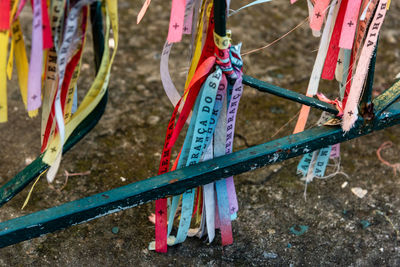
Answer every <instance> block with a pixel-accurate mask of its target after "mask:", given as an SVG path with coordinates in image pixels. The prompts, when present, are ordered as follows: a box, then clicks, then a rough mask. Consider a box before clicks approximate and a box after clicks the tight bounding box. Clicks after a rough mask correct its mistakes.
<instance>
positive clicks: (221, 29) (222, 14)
mask: <svg viewBox="0 0 400 267" xmlns="http://www.w3.org/2000/svg"><path fill="white" fill-rule="evenodd" d="M214 20H215V28H214V31H215V33H217V34H218V35H219V36H221V37H224V36H226V2H225V0H216V1H214Z"/></svg>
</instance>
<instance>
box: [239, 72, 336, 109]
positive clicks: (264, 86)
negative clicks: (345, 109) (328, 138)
mask: <svg viewBox="0 0 400 267" xmlns="http://www.w3.org/2000/svg"><path fill="white" fill-rule="evenodd" d="M243 84H245V85H248V86H251V87H253V88H255V89H257V90H259V91H261V92H267V93H270V94H273V95H276V96H279V97H282V98H285V99H289V100H292V101H295V102H297V103H300V104H303V105H307V106H310V107H314V108H317V109H320V110H323V111H327V112H329V113H332V114H334V115H336V114H338V110H337V109H336V108H335V107H334V106H333V105H331V104H328V103H325V102H323V101H321V100H319V99H316V98H312V97H308V96H305V95H303V94H299V93H296V92H293V91H291V90H288V89H285V88H281V87H279V86H276V85H273V84H269V83H267V82H264V81H260V80H258V79H256V78H253V77H251V76H248V75H243Z"/></svg>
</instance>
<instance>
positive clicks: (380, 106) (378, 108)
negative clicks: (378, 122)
mask: <svg viewBox="0 0 400 267" xmlns="http://www.w3.org/2000/svg"><path fill="white" fill-rule="evenodd" d="M399 98H400V80H398V81H397V82H396V83H395V84H393V85H392V86H391V87H390V88H389V89H387V90H385V92H383V93H382V94H380V95H379V96H378V97H376V98H375V99H374V100H373V101H372V103H373V105H374V112H375V116H378V117H379V116H380V115H381V114H382V112H384V111H385V110H386V109H387V108H389V107H390V106H391V105H392V104H393V103H394V102H396V101H397V100H398V99H399Z"/></svg>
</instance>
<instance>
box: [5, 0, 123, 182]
mask: <svg viewBox="0 0 400 267" xmlns="http://www.w3.org/2000/svg"><path fill="white" fill-rule="evenodd" d="M25 6H27V7H25ZM24 7H25V9H27V8H29V9H31V11H32V14H33V19H32V38H31V47H30V57H29V58H28V56H27V52H26V47H25V42H24V38H23V33H22V28H21V24H20V19H23V17H22V16H20V14H21V12H22V10H23V9H24ZM28 12H29V11H28ZM102 14H104V17H105V24H106V27H105V38H102V39H101V42H104V43H103V44H101V46H103V45H104V47H102V49H101V50H102V54H100V57H99V58H98V62H97V64H96V65H97V66H96V68H97V74H96V78H95V80H94V82H93V83H92V85H91V87H90V88H89V90H88V91H87V93H86V95H85V97H84V98H83V100H82V101H81V103H80V104H79V105H78V97H77V96H78V94H77V90H78V88H77V82H78V78H79V75H80V69H81V65H82V58H83V50H84V47H85V44H86V38H87V35H88V22H89V17H90V18H91V20H90V21H91V22H92V29H94V28H96V27H99V26H100V27H102V23H103V22H102V21H103V19H102V17H103V16H102ZM96 16H97V17H96ZM25 17H26V16H25ZM28 23H29V22H28ZM96 23H97V24H99V25H94V24H96ZM111 29H112V34H111ZM100 31H101V32H102V31H103V30H102V29H100ZM94 38H95V36H94ZM110 38H113V39H114V44H115V45H114V47H113V48H114V50H113V51H112V53H111V48H110V47H109V41H110V40H109V39H110ZM95 41H98V40H95ZM117 44H118V13H117V1H116V0H104V1H102V2H96V1H95V0H79V1H72V0H52V1H47V0H32V1H31V6H30V7H28V5H26V0H19V1H18V0H1V1H0V121H1V122H6V121H7V78H6V76H7V77H8V79H11V78H12V73H13V63H14V59H15V65H16V70H17V72H18V83H19V87H20V92H21V96H22V100H23V102H24V104H25V107H26V109H27V110H28V114H29V116H30V117H34V116H37V115H38V110H39V108H41V114H42V120H41V124H42V125H41V153H43V155H42V157H43V158H42V160H43V162H45V163H46V164H48V165H49V166H50V169H49V171H48V172H47V180H48V181H49V182H52V181H53V180H54V177H55V175H56V173H57V170H58V167H59V165H60V161H61V157H62V152H63V146H64V144H65V142H66V140H68V138H69V137H71V134H72V133H73V132H74V130H75V129H77V127H78V126H79V125H80V124H81V123H82V122H83V121H84V120H85V119H87V118H88V117H89V114H91V113H92V112H93V111H95V108H96V107H97V106H98V104H99V103H100V101H101V100H102V99H103V96H104V95H105V94H106V92H107V86H108V81H109V76H110V70H111V64H112V62H113V59H114V56H115V52H116V46H117ZM98 45H100V44H98ZM7 58H8V59H7ZM89 119H90V118H89Z"/></svg>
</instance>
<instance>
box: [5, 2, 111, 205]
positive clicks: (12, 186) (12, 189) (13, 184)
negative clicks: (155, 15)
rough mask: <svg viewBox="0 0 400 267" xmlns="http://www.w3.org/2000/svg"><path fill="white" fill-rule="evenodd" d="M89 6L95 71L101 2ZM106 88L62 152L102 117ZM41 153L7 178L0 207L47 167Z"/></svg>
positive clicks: (100, 36) (98, 59)
mask: <svg viewBox="0 0 400 267" xmlns="http://www.w3.org/2000/svg"><path fill="white" fill-rule="evenodd" d="M90 8H91V13H90V14H91V17H90V19H91V23H92V35H93V48H94V51H95V53H94V54H95V58H94V61H95V68H96V73H97V71H98V69H99V68H100V64H101V58H102V56H103V51H104V34H103V21H102V14H101V3H100V2H98V3H94V4H92V5H91V6H90ZM107 99H108V90H107V91H106V93H105V94H104V96H103V98H102V99H101V100H100V102H99V104H98V105H97V106H96V108H95V109H94V110H93V111H92V112H91V113H90V114H89V115H88V116H87V117H86V118H85V119H84V120H83V121H82V122H81V123H80V124H79V125H78V126H77V128H76V129H75V130H74V131H73V132H72V134H71V136H70V137H69V138H68V140H67V142H66V143H65V145H64V147H63V153H66V152H67V151H68V150H70V149H71V148H72V147H73V146H74V145H75V144H76V143H78V142H79V141H80V140H81V139H82V138H83V137H84V136H85V135H86V134H87V133H89V132H90V131H91V130H92V129H93V128H94V126H96V124H97V123H98V121H99V120H100V118H101V117H102V115H103V113H104V110H105V108H106V105H107ZM42 157H43V154H42V155H40V156H39V157H37V158H36V159H35V160H34V161H33V162H32V163H31V164H29V165H28V166H27V167H25V168H24V169H23V170H22V171H21V172H19V173H18V174H17V175H16V176H14V177H13V178H12V179H11V180H9V181H8V182H7V183H6V184H5V185H3V186H2V187H1V188H0V207H1V206H2V205H4V204H5V203H7V202H8V201H9V200H10V199H12V198H13V197H14V196H15V195H16V194H18V193H19V192H20V191H21V190H22V189H24V188H25V187H26V186H27V185H28V184H29V183H30V182H31V181H32V180H33V179H35V178H36V177H38V176H39V174H40V173H42V172H43V171H45V170H46V169H48V168H49V166H48V165H47V164H45V163H44V162H42Z"/></svg>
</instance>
